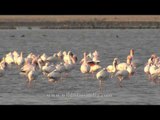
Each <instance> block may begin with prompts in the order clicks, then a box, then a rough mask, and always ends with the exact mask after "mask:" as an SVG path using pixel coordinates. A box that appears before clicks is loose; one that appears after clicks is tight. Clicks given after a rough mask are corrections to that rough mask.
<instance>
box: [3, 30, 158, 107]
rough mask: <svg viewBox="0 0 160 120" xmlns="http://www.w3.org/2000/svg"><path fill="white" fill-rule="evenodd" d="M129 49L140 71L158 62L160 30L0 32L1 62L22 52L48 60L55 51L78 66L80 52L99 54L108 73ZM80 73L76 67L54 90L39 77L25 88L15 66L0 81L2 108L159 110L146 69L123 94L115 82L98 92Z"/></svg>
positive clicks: (125, 84) (92, 81) (125, 83)
mask: <svg viewBox="0 0 160 120" xmlns="http://www.w3.org/2000/svg"><path fill="white" fill-rule="evenodd" d="M131 48H134V49H135V57H136V58H138V59H140V60H142V61H143V63H144V65H145V63H146V61H147V59H148V58H149V57H150V55H151V54H152V53H154V52H155V53H156V54H157V55H158V56H159V55H160V29H50V30H47V29H46V30H44V29H43V30H42V29H31V30H27V29H18V30H0V57H3V56H4V55H5V54H6V53H8V52H10V51H13V50H17V51H19V52H20V51H23V52H24V56H26V55H27V54H29V53H30V52H33V53H35V54H42V53H46V54H47V55H52V54H53V53H55V52H58V51H59V50H62V51H63V50H67V51H68V50H71V51H73V52H74V53H75V54H76V55H77V57H78V60H79V61H80V59H81V58H82V57H83V52H85V51H87V52H93V51H94V50H97V51H98V52H99V54H100V60H101V63H100V64H101V66H102V67H106V66H107V65H110V64H112V61H113V59H114V58H115V57H118V58H119V59H120V60H121V61H125V59H126V56H127V55H128V53H129V50H130V49H131ZM79 61H78V62H79ZM79 68H80V65H79V64H78V65H77V66H76V68H75V70H73V71H72V72H71V73H70V75H69V76H68V77H67V78H65V79H63V80H62V81H60V82H57V83H55V84H49V83H48V81H47V79H46V78H45V77H44V76H43V75H40V76H39V77H38V79H37V80H35V81H34V84H33V87H31V88H28V87H27V85H26V78H25V77H24V76H21V75H20V74H19V68H18V67H17V66H13V67H12V68H10V69H9V70H7V71H6V73H5V75H4V76H3V77H1V78H0V104H23V105H28V104H31V105H35V104H40V105H43V104H51V105H55V104H58V105H64V104H71V105H77V104H78V105H82V104H83V105H91V104H101V105H108V104H109V105H116V104H122V105H124V104H125V105H129V104H134V105H137V104H142V105H143V104H145V105H150V104H151V105H152V104H160V85H157V84H154V83H152V82H150V81H149V80H148V79H147V77H146V75H145V74H144V72H143V69H144V66H141V67H140V68H138V69H137V70H136V74H135V75H134V76H132V78H131V79H130V80H124V81H123V87H122V88H121V87H119V86H118V84H117V79H110V80H106V81H105V83H104V86H103V90H102V91H100V90H99V82H98V80H96V78H93V77H92V76H88V77H87V76H86V75H84V74H82V73H81V72H80V70H79Z"/></svg>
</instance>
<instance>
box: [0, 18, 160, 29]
mask: <svg viewBox="0 0 160 120" xmlns="http://www.w3.org/2000/svg"><path fill="white" fill-rule="evenodd" d="M17 27H26V28H28V29H32V28H33V27H37V28H39V29H114V28H115V29H119V28H120V29H126V28H130V29H134V28H135V29H141V28H142V29H145V28H146V29H150V28H151V29H153V28H155V29H157V28H160V16H159V15H157V16H155V15H148V16H145V15H141V16H138V15H134V16H132V15H102V16H101V15H99V16H98V15H93V16H92V15H87V16H85V15H59V16H58V15H57V16H55V15H51V16H50V15H46V16H45V15H39V16H38V15H37V16H36V15H34V16H33V15H28V16H24V15H20V16H14V15H6V16H5V15H4V16H0V29H16V28H17Z"/></svg>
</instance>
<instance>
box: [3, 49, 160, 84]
mask: <svg viewBox="0 0 160 120" xmlns="http://www.w3.org/2000/svg"><path fill="white" fill-rule="evenodd" d="M78 63H79V62H78V59H77V56H76V55H75V54H74V53H73V52H72V51H63V52H62V51H59V52H57V53H54V54H53V56H47V55H46V54H45V53H44V54H42V55H35V54H33V53H30V54H28V55H27V56H26V57H24V56H23V53H22V52H21V53H18V52H17V51H13V52H9V53H8V54H6V55H5V56H3V58H2V59H1V60H0V77H2V76H3V75H4V74H5V71H6V70H7V69H9V68H10V66H12V65H14V64H15V65H17V66H19V68H20V71H19V72H20V73H23V75H24V76H25V77H26V78H27V80H28V85H29V86H30V85H31V83H32V81H33V80H36V79H37V77H38V75H39V74H43V75H44V76H45V77H46V78H48V82H51V83H52V82H56V81H59V80H61V79H62V78H65V77H67V76H68V75H69V73H70V72H71V71H73V70H74V69H75V65H76V64H78ZM80 64H81V66H80V68H79V69H80V71H81V73H82V74H88V75H89V74H91V75H93V77H95V78H96V79H97V80H99V82H100V83H101V84H102V83H103V81H105V80H107V79H111V78H114V77H115V78H117V80H118V83H119V86H120V87H122V81H123V80H128V79H130V78H131V77H132V76H133V75H134V73H135V72H136V69H137V68H138V67H140V66H142V65H143V64H142V61H140V60H139V59H136V58H135V57H134V50H133V49H131V50H130V51H129V55H128V56H127V59H126V62H120V60H119V59H118V58H114V60H113V63H112V64H111V65H109V66H106V67H102V66H101V65H100V59H99V53H98V52H97V51H94V52H93V53H86V52H84V53H83V58H82V59H81V61H80ZM144 72H145V73H146V75H147V76H148V79H149V80H151V81H154V82H156V83H157V82H159V80H160V58H159V57H158V56H157V55H156V54H152V55H151V57H150V58H149V59H148V61H147V62H146V64H145V67H144Z"/></svg>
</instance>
